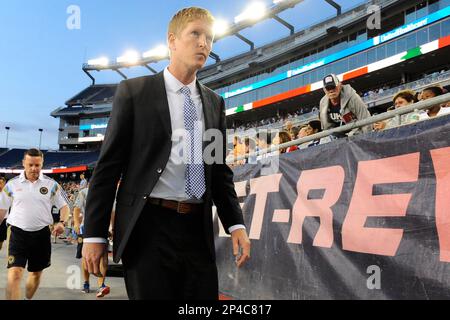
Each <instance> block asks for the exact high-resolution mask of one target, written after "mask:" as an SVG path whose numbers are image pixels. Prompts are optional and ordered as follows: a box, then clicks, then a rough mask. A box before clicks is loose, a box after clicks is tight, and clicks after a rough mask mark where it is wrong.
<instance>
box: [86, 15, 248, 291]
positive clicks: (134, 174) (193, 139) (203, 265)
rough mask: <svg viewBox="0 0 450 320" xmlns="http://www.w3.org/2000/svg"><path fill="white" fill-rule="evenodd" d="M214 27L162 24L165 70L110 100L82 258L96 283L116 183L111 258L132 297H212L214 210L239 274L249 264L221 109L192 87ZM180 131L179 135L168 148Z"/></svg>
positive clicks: (194, 21)
mask: <svg viewBox="0 0 450 320" xmlns="http://www.w3.org/2000/svg"><path fill="white" fill-rule="evenodd" d="M213 21H214V18H213V17H212V16H211V14H210V13H209V12H208V11H207V10H204V9H201V8H196V7H193V8H187V9H183V10H180V11H179V12H178V13H177V14H176V15H175V16H174V17H173V18H172V20H171V22H170V24H169V30H168V45H169V50H170V64H169V66H168V67H167V68H166V69H165V70H164V71H163V72H161V73H159V74H157V75H155V76H149V77H142V78H137V79H132V80H126V81H123V82H122V83H121V84H120V85H119V87H118V89H117V93H116V96H115V99H114V105H113V110H112V113H111V118H110V121H109V125H108V129H107V132H106V135H105V140H104V142H103V146H102V150H101V153H100V157H99V160H98V162H97V167H96V169H95V172H94V175H93V177H92V179H91V182H90V190H89V195H88V199H87V206H86V212H85V239H84V248H83V257H84V259H85V261H86V265H87V266H88V270H89V272H90V273H93V274H97V275H98V274H99V262H100V259H101V257H102V255H103V253H104V251H105V250H106V246H105V244H104V242H106V240H105V239H106V238H107V237H108V225H109V220H110V217H109V215H110V213H111V208H112V206H113V202H114V197H115V195H116V185H117V181H118V180H119V179H120V178H121V184H120V187H119V190H118V192H117V205H116V216H115V226H114V260H115V261H116V262H117V261H119V259H122V263H123V266H124V271H125V283H126V288H127V292H128V296H129V298H130V299H217V298H218V277H217V268H216V263H215V248H214V234H213V221H212V204H213V202H214V204H215V205H216V207H217V212H218V215H219V218H220V220H221V222H222V224H223V226H224V228H225V230H226V231H227V232H229V233H230V234H231V239H232V242H233V254H234V255H235V256H236V264H237V266H238V267H240V266H242V265H243V264H244V263H245V261H247V260H248V259H249V257H250V241H249V239H248V236H247V232H246V229H245V226H244V220H243V216H242V211H241V208H240V205H239V202H238V199H237V196H236V192H235V190H234V183H233V173H232V171H231V170H230V168H229V167H228V166H227V165H226V164H225V156H226V155H225V147H226V145H225V142H226V136H225V134H226V133H225V131H226V127H225V112H224V108H225V107H224V101H223V99H222V98H221V97H220V96H218V95H217V94H215V93H214V92H213V91H211V90H209V89H208V88H206V87H204V86H203V85H201V84H200V83H199V82H198V81H197V79H196V73H197V71H198V70H199V69H201V68H202V67H203V65H204V64H205V62H206V60H207V58H208V56H209V54H210V52H211V48H212V43H213V38H214V33H213ZM211 129H216V131H217V130H220V133H221V135H220V138H219V139H216V140H215V141H214V146H215V147H216V146H219V147H220V150H218V149H217V148H216V149H215V150H216V151H217V152H216V153H215V156H217V155H219V156H220V161H216V162H214V163H210V162H209V161H206V162H205V161H204V159H205V158H204V157H202V154H203V151H204V150H205V146H206V143H205V142H204V141H203V139H202V135H203V133H204V132H205V131H207V130H208V131H209V130H211ZM180 130H182V131H183V132H185V133H186V134H185V135H184V138H183V139H181V142H180V143H176V141H177V140H178V138H176V137H175V136H176V133H178V134H179V131H180ZM178 137H179V136H178ZM208 149H209V148H208ZM205 153H206V152H205ZM199 157H200V158H199ZM186 159H187V161H182V160H186ZM199 159H200V161H199ZM102 242H103V243H102Z"/></svg>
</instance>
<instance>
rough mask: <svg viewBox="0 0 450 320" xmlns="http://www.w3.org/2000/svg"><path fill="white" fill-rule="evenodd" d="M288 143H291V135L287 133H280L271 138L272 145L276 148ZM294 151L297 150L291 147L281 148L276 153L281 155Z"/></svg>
mask: <svg viewBox="0 0 450 320" xmlns="http://www.w3.org/2000/svg"><path fill="white" fill-rule="evenodd" d="M289 141H291V135H290V134H289V133H287V132H286V131H280V132H278V133H277V134H276V135H275V137H274V138H273V140H272V144H273V145H276V146H277V145H280V144H283V143H286V142H289ZM294 150H297V148H292V147H289V148H282V149H279V150H278V151H279V153H280V154H281V153H286V152H292V151H294Z"/></svg>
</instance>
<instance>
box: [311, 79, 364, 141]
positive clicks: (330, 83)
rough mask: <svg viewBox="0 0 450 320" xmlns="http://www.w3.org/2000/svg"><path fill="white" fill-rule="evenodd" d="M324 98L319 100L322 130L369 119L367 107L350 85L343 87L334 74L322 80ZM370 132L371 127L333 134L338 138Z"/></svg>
mask: <svg viewBox="0 0 450 320" xmlns="http://www.w3.org/2000/svg"><path fill="white" fill-rule="evenodd" d="M323 87H324V88H323V90H324V92H325V96H324V97H323V98H322V99H321V100H320V111H319V119H320V122H321V124H322V129H323V130H328V129H332V128H336V127H340V126H343V125H345V124H348V123H350V122H353V121H357V120H362V119H365V118H368V117H370V116H371V115H370V112H369V110H368V109H367V106H366V105H365V103H364V102H363V101H362V99H361V97H360V96H359V95H358V94H357V93H356V91H355V90H354V89H353V88H352V87H351V86H350V85H348V84H347V85H343V84H342V83H341V82H340V81H339V79H338V77H337V76H336V75H335V74H330V75H328V76H326V77H325V78H324V79H323ZM370 131H372V125H368V126H364V127H361V128H355V129H353V130H351V131H349V132H346V133H335V134H333V135H334V136H335V137H337V138H340V137H344V136H346V135H348V136H352V135H355V134H359V133H365V132H370Z"/></svg>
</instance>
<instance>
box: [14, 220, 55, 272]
mask: <svg viewBox="0 0 450 320" xmlns="http://www.w3.org/2000/svg"><path fill="white" fill-rule="evenodd" d="M51 253H52V243H51V238H50V228H49V227H45V228H43V229H41V230H39V231H33V232H29V231H24V230H22V229H20V228H17V227H14V226H11V235H10V238H9V247H8V268H12V267H20V268H25V266H26V265H27V263H28V269H27V270H28V272H39V271H42V270H44V269H45V268H48V267H50V258H51Z"/></svg>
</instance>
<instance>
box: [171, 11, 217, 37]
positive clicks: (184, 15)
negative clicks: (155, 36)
mask: <svg viewBox="0 0 450 320" xmlns="http://www.w3.org/2000/svg"><path fill="white" fill-rule="evenodd" d="M196 20H203V21H206V22H207V23H209V24H211V25H212V24H213V23H214V17H213V15H212V14H211V12H209V11H208V10H206V9H203V8H199V7H190V8H184V9H181V10H180V11H178V12H177V13H176V14H175V15H174V16H173V17H172V20H170V23H169V30H168V33H169V34H170V33H173V34H175V35H179V34H180V32H181V31H182V30H183V29H184V28H185V27H186V25H187V24H188V23H190V22H192V21H196Z"/></svg>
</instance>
